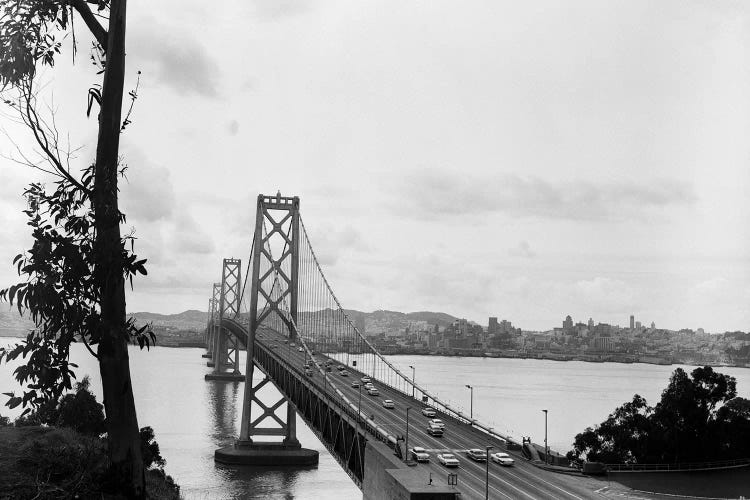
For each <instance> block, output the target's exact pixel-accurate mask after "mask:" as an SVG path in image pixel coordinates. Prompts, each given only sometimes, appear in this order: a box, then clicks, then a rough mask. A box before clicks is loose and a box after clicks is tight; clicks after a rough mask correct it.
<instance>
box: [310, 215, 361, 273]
mask: <svg viewBox="0 0 750 500" xmlns="http://www.w3.org/2000/svg"><path fill="white" fill-rule="evenodd" d="M311 234H312V235H314V236H313V238H314V242H313V245H314V246H313V248H314V249H315V254H316V256H317V258H318V262H319V263H320V265H321V266H333V265H335V264H336V262H338V260H339V258H340V257H341V256H342V255H343V254H345V253H350V252H353V251H359V252H362V251H367V250H368V249H369V245H368V244H367V242H366V241H365V239H364V237H363V236H362V233H360V232H359V231H358V230H357V229H356V228H354V227H353V226H350V225H346V226H344V227H343V228H334V227H330V226H328V227H318V228H312V230H311Z"/></svg>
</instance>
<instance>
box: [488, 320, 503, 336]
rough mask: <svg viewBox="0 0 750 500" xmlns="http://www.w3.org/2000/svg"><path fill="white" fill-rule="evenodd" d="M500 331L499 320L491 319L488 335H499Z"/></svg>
mask: <svg viewBox="0 0 750 500" xmlns="http://www.w3.org/2000/svg"><path fill="white" fill-rule="evenodd" d="M499 329H500V325H498V323H497V318H493V317H490V324H489V325H488V326H487V335H488V336H490V337H491V336H493V335H497V333H498V331H499Z"/></svg>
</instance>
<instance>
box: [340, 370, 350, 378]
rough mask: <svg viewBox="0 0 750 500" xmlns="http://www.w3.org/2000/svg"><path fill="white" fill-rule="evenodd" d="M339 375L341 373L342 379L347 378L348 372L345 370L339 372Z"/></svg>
mask: <svg viewBox="0 0 750 500" xmlns="http://www.w3.org/2000/svg"><path fill="white" fill-rule="evenodd" d="M340 373H341V376H342V377H348V376H349V372H348V371H346V370H341V372H340Z"/></svg>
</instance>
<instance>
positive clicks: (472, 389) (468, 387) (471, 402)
mask: <svg viewBox="0 0 750 500" xmlns="http://www.w3.org/2000/svg"><path fill="white" fill-rule="evenodd" d="M466 388H467V389H469V390H470V391H471V396H470V398H471V399H470V401H469V405H470V406H469V418H470V419H471V425H472V426H474V388H473V387H472V386H470V385H469V384H466Z"/></svg>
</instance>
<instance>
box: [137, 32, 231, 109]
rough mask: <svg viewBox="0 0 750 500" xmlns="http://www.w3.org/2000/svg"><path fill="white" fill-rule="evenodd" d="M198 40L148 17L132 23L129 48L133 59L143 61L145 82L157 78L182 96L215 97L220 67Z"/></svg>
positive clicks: (141, 67) (142, 68) (141, 66)
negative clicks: (133, 54)
mask: <svg viewBox="0 0 750 500" xmlns="http://www.w3.org/2000/svg"><path fill="white" fill-rule="evenodd" d="M196 40H197V38H196V37H194V36H191V35H187V34H181V33H179V32H176V30H175V29H172V27H170V28H169V29H165V27H164V26H162V25H160V24H159V23H157V22H156V21H155V20H153V19H151V18H145V19H141V20H139V21H138V22H135V23H133V28H132V29H131V30H130V42H129V43H128V49H129V50H131V51H132V52H133V53H135V54H136V55H137V57H135V58H134V60H137V61H139V62H142V64H141V65H140V67H139V68H138V69H140V70H141V71H142V72H143V74H142V76H141V80H142V81H144V82H148V81H149V80H150V79H152V78H155V79H156V81H158V82H159V83H162V84H164V85H167V86H168V87H171V88H172V89H173V90H175V91H177V93H178V94H180V95H190V94H197V95H200V96H203V97H216V96H218V94H219V92H218V80H219V67H218V65H217V63H216V61H215V60H214V59H213V58H212V57H211V56H210V55H209V53H208V52H207V51H206V49H205V48H204V47H203V46H202V45H200V44H199V43H198V42H197V41H196ZM129 55H130V54H129Z"/></svg>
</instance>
